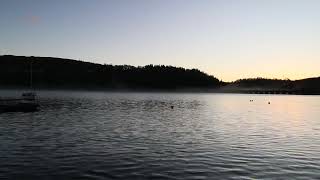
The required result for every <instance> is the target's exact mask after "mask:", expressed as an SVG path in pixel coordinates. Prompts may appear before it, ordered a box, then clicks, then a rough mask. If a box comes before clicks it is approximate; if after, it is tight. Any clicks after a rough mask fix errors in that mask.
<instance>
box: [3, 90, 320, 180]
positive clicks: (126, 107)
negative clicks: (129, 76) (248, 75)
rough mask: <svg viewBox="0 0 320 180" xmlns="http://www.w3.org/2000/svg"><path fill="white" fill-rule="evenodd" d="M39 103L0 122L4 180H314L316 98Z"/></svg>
mask: <svg viewBox="0 0 320 180" xmlns="http://www.w3.org/2000/svg"><path fill="white" fill-rule="evenodd" d="M1 93H2V95H4V94H6V93H7V92H6V93H5V92H1ZM40 95H41V99H40V101H41V105H42V107H41V111H39V112H35V113H5V114H0V178H4V179H59V180H62V179H320V96H294V95H237V94H175V93H94V92H77V93H72V92H41V93H40ZM250 99H253V100H254V101H253V102H250V101H249V100H250ZM268 101H270V102H271V104H268ZM171 105H173V106H174V109H171V108H170V106H171Z"/></svg>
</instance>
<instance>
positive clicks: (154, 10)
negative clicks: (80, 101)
mask: <svg viewBox="0 0 320 180" xmlns="http://www.w3.org/2000/svg"><path fill="white" fill-rule="evenodd" d="M0 54H12V55H26V56H52V57H62V58H71V59H80V60H84V61H90V62H96V63H105V64H130V65H135V66H138V65H147V64H164V65H174V66H181V67H185V68H198V69H200V70H202V71H204V72H206V73H208V74H211V75H214V76H216V77H217V78H219V79H222V80H224V81H233V80H236V79H239V78H248V77H267V78H289V79H301V78H307V77H316V76H320V1H318V0H54V1H52V0H0Z"/></svg>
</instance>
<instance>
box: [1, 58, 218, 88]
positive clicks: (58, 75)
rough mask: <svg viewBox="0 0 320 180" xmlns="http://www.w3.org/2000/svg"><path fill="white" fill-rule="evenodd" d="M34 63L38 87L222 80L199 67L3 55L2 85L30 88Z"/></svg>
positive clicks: (188, 84)
mask: <svg viewBox="0 0 320 180" xmlns="http://www.w3.org/2000/svg"><path fill="white" fill-rule="evenodd" d="M31 62H32V67H33V68H32V69H33V82H34V83H33V84H34V86H35V88H68V89H69V88H85V89H91V88H101V89H130V90H134V89H146V90H148V89H150V90H152V89H159V90H175V89H212V88H217V87H220V86H221V85H222V84H223V83H222V82H220V81H219V80H218V79H217V78H215V77H213V76H210V75H207V74H205V73H203V72H201V71H199V70H197V69H184V68H180V67H172V66H163V65H161V66H160V65H147V66H144V67H134V66H128V65H116V66H115V65H101V64H94V63H89V62H83V61H77V60H71V59H61V58H52V57H24V56H11V55H5V56H0V77H1V78H0V87H29V80H30V66H31Z"/></svg>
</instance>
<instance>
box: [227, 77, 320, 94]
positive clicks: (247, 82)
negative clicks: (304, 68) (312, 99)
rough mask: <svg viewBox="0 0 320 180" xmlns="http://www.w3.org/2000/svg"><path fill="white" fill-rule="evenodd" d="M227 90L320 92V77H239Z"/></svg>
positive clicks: (229, 84)
mask: <svg viewBox="0 0 320 180" xmlns="http://www.w3.org/2000/svg"><path fill="white" fill-rule="evenodd" d="M222 89H223V91H225V92H254V91H256V92H262V91H278V92H281V91H282V92H285V91H286V92H292V93H295V94H320V77H317V78H308V79H301V80H294V81H292V80H289V79H287V80H282V79H266V78H248V79H239V80H237V81H234V82H232V83H228V85H226V86H224V87H223V88H222Z"/></svg>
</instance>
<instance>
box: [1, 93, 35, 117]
mask: <svg viewBox="0 0 320 180" xmlns="http://www.w3.org/2000/svg"><path fill="white" fill-rule="evenodd" d="M39 107H40V105H39V103H38V102H37V100H36V93H34V92H29V93H23V94H22V97H21V98H19V99H0V113H3V112H34V111H38V110H39Z"/></svg>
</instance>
